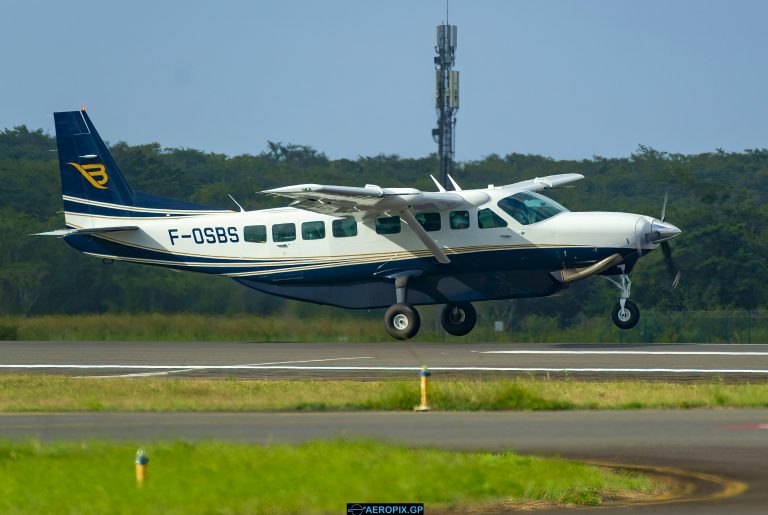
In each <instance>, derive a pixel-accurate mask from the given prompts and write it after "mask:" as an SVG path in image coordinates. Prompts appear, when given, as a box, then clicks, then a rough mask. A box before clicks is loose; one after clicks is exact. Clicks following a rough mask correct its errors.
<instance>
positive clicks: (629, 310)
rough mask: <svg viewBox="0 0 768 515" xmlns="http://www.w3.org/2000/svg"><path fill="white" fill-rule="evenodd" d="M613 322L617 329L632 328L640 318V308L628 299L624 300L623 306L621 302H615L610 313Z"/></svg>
mask: <svg viewBox="0 0 768 515" xmlns="http://www.w3.org/2000/svg"><path fill="white" fill-rule="evenodd" d="M611 318H613V323H614V324H616V326H617V327H618V328H619V329H632V328H633V327H635V326H636V325H637V322H638V321H639V320H640V309H639V308H638V307H637V305H636V304H635V303H634V302H632V301H631V300H629V299H626V300H625V301H624V307H623V308H622V307H621V303H620V302H617V303H616V305H615V306H613V312H612V313H611Z"/></svg>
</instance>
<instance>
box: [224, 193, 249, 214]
mask: <svg viewBox="0 0 768 515" xmlns="http://www.w3.org/2000/svg"><path fill="white" fill-rule="evenodd" d="M227 196H228V197H229V198H231V199H232V202H234V203H235V205H237V207H239V208H240V212H241V213H245V209H243V206H241V205H240V204H238V202H237V200H235V197H233V196H232V195H227Z"/></svg>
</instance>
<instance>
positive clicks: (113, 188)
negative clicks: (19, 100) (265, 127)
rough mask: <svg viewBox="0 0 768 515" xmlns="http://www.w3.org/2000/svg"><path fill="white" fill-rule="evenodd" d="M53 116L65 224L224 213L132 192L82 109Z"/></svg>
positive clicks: (87, 225)
mask: <svg viewBox="0 0 768 515" xmlns="http://www.w3.org/2000/svg"><path fill="white" fill-rule="evenodd" d="M53 118H54V120H55V122H56V144H57V146H58V152H59V169H60V171H61V190H62V197H63V198H64V217H65V221H66V223H67V226H68V227H74V228H83V227H94V226H100V225H103V224H109V225H115V222H114V220H108V219H125V218H136V217H143V218H147V217H161V216H162V217H167V216H189V215H197V214H215V213H225V212H228V211H227V210H220V209H213V208H210V207H208V206H202V205H200V204H193V203H191V202H185V201H181V200H175V199H169V198H164V197H157V196H154V195H149V194H146V193H142V192H140V191H133V190H132V189H131V187H130V186H128V183H127V182H126V180H125V178H124V177H123V174H122V173H121V172H120V169H119V168H118V167H117V164H116V163H115V160H114V159H112V155H110V153H109V150H108V149H107V146H106V145H105V144H104V142H103V141H102V140H101V137H100V136H99V133H98V132H96V128H95V127H94V126H93V123H92V122H91V119H90V118H89V117H88V113H86V112H85V109H83V110H81V111H66V112H62V113H53Z"/></svg>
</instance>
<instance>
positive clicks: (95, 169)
mask: <svg viewBox="0 0 768 515" xmlns="http://www.w3.org/2000/svg"><path fill="white" fill-rule="evenodd" d="M67 164H68V165H72V166H74V167H75V168H76V169H77V171H78V172H80V173H81V174H83V177H85V178H86V179H87V180H88V182H90V183H91V185H92V186H93V187H94V188H99V189H100V190H105V189H107V187H106V186H104V185H105V184H106V183H107V181H108V180H109V176H108V175H107V171H106V170H105V169H104V165H98V164H93V165H79V164H77V163H67Z"/></svg>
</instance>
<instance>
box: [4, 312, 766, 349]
mask: <svg viewBox="0 0 768 515" xmlns="http://www.w3.org/2000/svg"><path fill="white" fill-rule="evenodd" d="M419 312H420V313H421V314H422V317H423V320H422V324H421V330H420V331H419V334H418V336H417V337H416V341H422V342H428V341H432V342H435V341H440V342H442V341H444V342H464V343H467V342H523V343H539V342H541V343H556V342H574V343H595V342H626V343H631V342H700V343H706V342H709V343H717V342H735V343H768V314H766V313H765V312H747V311H733V312H731V311H723V312H685V313H666V312H664V313H654V312H652V311H646V312H644V313H643V316H642V318H641V319H640V323H639V324H638V326H637V328H635V329H633V330H632V331H621V330H620V329H618V328H616V327H614V325H613V324H612V323H610V320H609V319H608V318H607V317H605V316H601V317H591V318H584V319H583V320H581V321H580V322H579V323H577V324H575V325H571V326H568V327H561V320H560V319H559V318H558V317H557V316H550V317H545V316H539V315H531V316H526V317H524V318H522V319H520V320H519V321H517V322H516V325H515V327H513V328H507V330H506V331H502V332H496V331H494V329H493V324H494V320H493V319H492V318H489V316H490V315H486V314H484V313H483V312H482V311H481V313H480V319H479V320H478V324H477V327H476V328H475V329H474V330H473V331H472V332H471V333H470V334H468V335H467V336H463V337H460V338H457V337H454V336H448V335H447V334H446V333H445V332H444V331H443V330H442V329H441V328H440V327H439V323H438V321H437V320H438V318H439V309H438V307H436V306H423V307H421V306H420V307H419ZM382 315H383V312H381V310H375V312H374V313H371V314H370V316H366V315H365V314H361V313H352V312H349V311H345V310H336V311H335V314H334V315H333V316H316V317H302V316H298V315H296V314H290V313H288V314H283V315H271V316H254V315H233V316H221V315H204V314H194V313H189V314H174V315H162V314H151V313H146V314H119V315H118V314H115V315H58V316H56V315H47V316H34V317H18V316H3V317H0V340H144V341H158V340H176V341H191V340H207V341H267V342H268V341H301V342H307V341H323V342H337V341H350V342H375V341H391V338H390V337H389V335H387V333H386V332H385V331H384V326H383V322H382V320H381V316H382Z"/></svg>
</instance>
